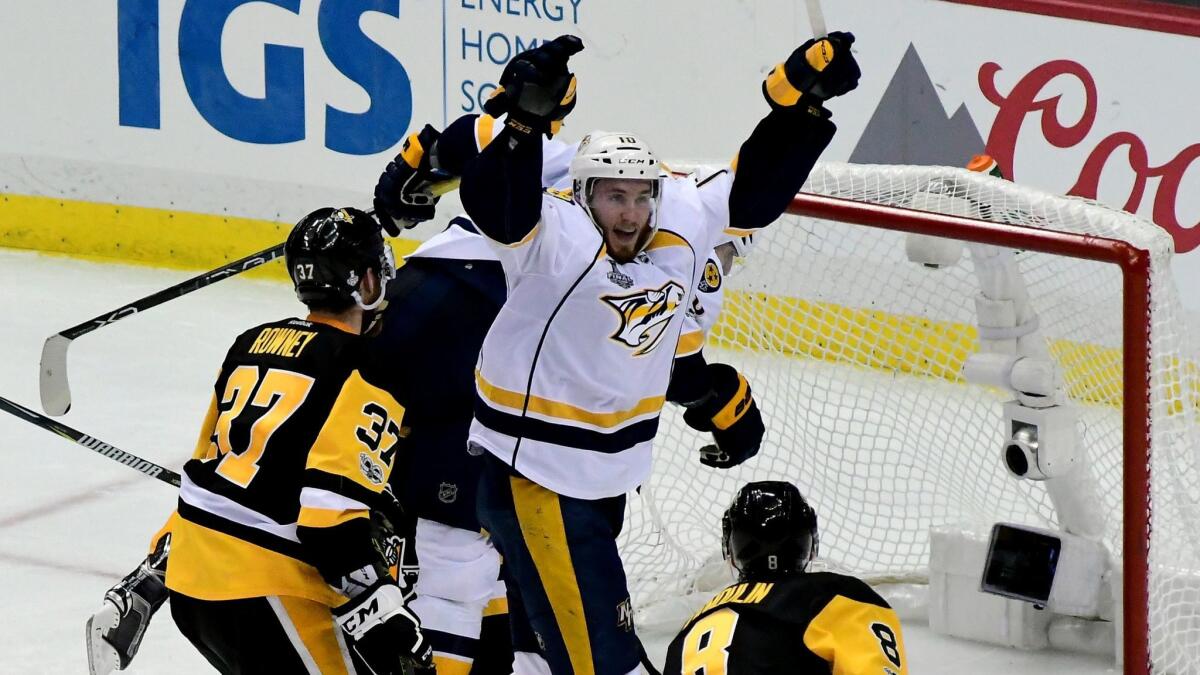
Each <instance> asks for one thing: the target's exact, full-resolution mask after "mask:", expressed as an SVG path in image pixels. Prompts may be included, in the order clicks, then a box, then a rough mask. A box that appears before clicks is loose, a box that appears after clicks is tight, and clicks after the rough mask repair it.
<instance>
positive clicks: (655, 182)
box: [567, 131, 662, 243]
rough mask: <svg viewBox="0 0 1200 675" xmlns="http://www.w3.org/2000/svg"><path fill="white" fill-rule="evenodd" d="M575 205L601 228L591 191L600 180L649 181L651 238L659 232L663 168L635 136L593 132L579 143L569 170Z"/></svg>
mask: <svg viewBox="0 0 1200 675" xmlns="http://www.w3.org/2000/svg"><path fill="white" fill-rule="evenodd" d="M567 171H568V174H569V175H570V176H571V185H572V188H573V193H574V197H575V201H576V202H577V203H578V204H579V205H580V206H582V207H583V210H584V211H586V212H587V214H588V217H589V218H591V219H592V223H593V224H594V225H596V227H597V228H600V224H599V223H597V222H596V216H595V215H594V214H592V207H591V205H590V204H589V203H588V202H589V201H590V200H591V196H592V189H593V188H594V187H595V181H596V180H597V179H600V178H616V179H627V180H630V179H631V180H648V181H652V184H651V196H652V197H653V198H654V210H653V212H652V213H651V214H650V238H648V239H647V240H646V241H647V243H648V242H649V240H650V239H651V238H653V236H654V232H655V230H657V229H658V207H659V204H660V203H661V201H662V167H661V166H659V162H658V155H655V154H654V151H653V150H651V149H650V146H649V145H647V144H646V142H645V141H643V140H642V139H640V138H638V136H637V134H634V133H630V132H625V131H619V132H618V131H593V132H592V133H590V134H588V135H587V136H584V137H583V140H582V141H580V142H579V150H577V151H576V152H575V157H573V158H572V159H571V165H570V167H569V168H568V170H567Z"/></svg>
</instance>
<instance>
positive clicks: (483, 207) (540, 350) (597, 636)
mask: <svg viewBox="0 0 1200 675" xmlns="http://www.w3.org/2000/svg"><path fill="white" fill-rule="evenodd" d="M852 41H853V37H852V36H850V35H848V34H839V33H835V34H833V35H830V36H828V37H827V38H822V39H820V40H814V41H810V42H808V43H805V44H804V45H802V46H801V47H800V48H799V49H797V50H796V52H795V53H793V54H792V55H791V56H790V57H789V58H788V59H787V61H785V62H784V63H781V64H780V65H779V66H777V67H776V68H775V70H774V71H772V73H771V75H770V76H768V78H767V81H766V82H765V83H764V86H763V91H764V94H765V95H766V97H767V99H768V102H769V103H770V105H771V112H770V113H769V114H768V115H767V116H766V117H765V118H764V119H763V120H762V121H761V122H760V123H759V125H758V126H757V128H756V129H755V130H754V132H753V133H752V134H751V136H750V137H749V138H748V139H747V140H746V142H745V143H744V144H743V145H742V148H741V151H740V152H739V155H738V158H737V159H736V160H735V165H736V167H737V171H736V173H734V172H733V171H732V170H730V171H724V172H718V173H717V174H714V175H713V176H711V177H710V178H709V179H708V180H706V181H704V182H695V181H691V180H686V179H670V178H664V177H662V176H661V175H660V170H659V162H658V158H657V157H656V156H655V155H654V153H653V152H652V151H651V150H650V149H649V147H648V146H647V145H646V144H645V143H644V142H643V141H641V139H639V138H638V137H637V136H636V135H635V134H628V133H615V134H607V133H595V134H592V135H590V136H589V137H587V138H585V139H584V141H583V142H582V143H581V144H580V148H579V151H578V153H577V155H576V157H575V159H574V160H573V161H572V164H571V175H572V178H573V183H574V190H573V193H572V196H571V197H567V196H565V195H561V194H555V193H545V194H543V191H542V186H541V184H540V173H541V165H542V151H541V148H542V135H543V134H544V133H546V132H548V131H549V130H550V126H551V122H552V121H553V120H555V119H560V118H561V115H562V113H561V111H562V109H563V108H564V107H567V106H570V105H573V104H574V97H575V78H574V76H573V75H572V74H571V73H570V72H569V70H568V69H567V60H568V58H569V57H570V56H571V55H572V54H574V53H576V52H577V51H579V49H581V48H582V45H581V44H579V43H578V41H577V40H575V39H573V38H567V37H564V38H559V39H558V40H555V41H552V42H549V43H546V44H545V45H543V46H541V47H539V48H537V49H534V50H531V51H530V52H526V53H523V54H521V55H518V57H517V58H516V59H514V61H513V62H511V63H510V64H509V65H508V66H507V67H506V68H505V71H504V74H503V75H502V76H501V81H500V84H501V86H502V90H501V93H500V94H499V95H498V96H497V97H496V98H494V99H493V100H492V101H489V112H506V113H507V114H508V117H507V120H506V124H505V126H506V128H505V129H504V131H502V132H501V134H500V135H499V137H498V138H497V140H496V142H493V143H492V144H491V145H489V146H488V148H486V149H484V151H483V152H482V153H480V154H479V156H478V157H477V158H475V159H474V160H472V161H471V162H469V163H468V164H467V166H466V167H465V169H464V172H463V178H462V184H461V188H460V193H461V196H462V200H463V204H464V206H465V207H466V209H467V212H468V213H469V214H470V215H471V217H472V218H473V220H474V221H475V223H476V225H477V226H478V227H479V229H480V230H481V231H482V232H483V233H484V234H485V235H486V236H487V237H489V238H490V239H491V240H492V242H493V245H494V248H495V250H496V251H497V255H498V257H499V258H500V261H501V264H502V265H503V267H504V272H505V275H506V279H507V285H508V300H507V302H506V303H505V305H504V307H503V308H502V309H501V311H500V314H499V315H498V316H497V318H496V321H495V322H494V323H493V325H492V327H491V329H490V330H489V332H488V335H487V337H486V338H485V339H484V344H483V348H482V350H481V353H480V359H479V366H478V369H477V372H476V391H477V399H476V411H475V420H474V422H473V423H472V427H471V436H470V440H471V443H472V444H473V447H475V448H477V450H478V451H479V452H483V453H486V457H487V461H486V463H485V466H484V474H483V478H482V479H481V481H480V494H479V504H478V510H479V516H480V520H481V523H482V524H483V525H484V527H485V528H486V529H487V530H488V532H489V533H490V534H491V536H492V539H493V542H494V543H495V544H496V546H497V548H498V549H499V551H500V553H501V554H502V555H503V556H504V559H505V563H506V565H507V568H508V571H509V573H508V577H507V578H506V582H508V583H509V584H510V610H511V611H512V620H513V622H514V640H516V639H517V635H518V631H519V627H520V626H519V624H521V623H525V624H526V626H527V627H528V628H529V629H530V632H531V633H532V634H533V635H534V636H535V638H536V639H537V641H538V643H539V647H540V649H539V651H540V654H534V653H529V652H524V653H519V654H518V655H517V660H516V664H515V665H516V671H517V672H539V671H543V672H544V671H545V670H546V668H547V666H548V668H549V670H550V671H552V672H555V673H569V672H580V673H595V672H599V673H628V672H637V671H639V670H641V669H642V667H643V666H641V665H640V664H639V661H640V659H641V658H642V656H643V655H642V653H641V649H640V644H639V643H638V640H637V638H636V635H635V634H634V626H633V620H632V616H633V614H632V607H631V605H630V601H629V594H628V590H627V588H626V583H625V577H624V572H623V569H622V566H621V561H620V558H619V556H618V554H617V549H616V543H615V539H616V535H617V533H618V531H619V529H620V526H621V522H622V516H623V510H624V494H625V493H626V492H627V491H629V490H632V489H633V488H635V487H637V486H638V485H639V484H640V483H641V482H642V481H644V480H645V479H646V478H647V477H648V476H649V471H650V449H651V441H652V439H653V437H654V434H655V432H656V430H657V426H658V416H659V412H660V410H661V407H662V405H663V403H664V402H665V400H666V392H667V385H668V380H669V378H670V374H671V365H672V363H673V360H674V355H675V348H676V344H677V342H678V340H679V337H680V333H681V330H682V326H683V324H684V320H685V312H684V311H683V310H684V309H685V308H686V307H687V306H688V304H689V303H690V302H691V300H692V294H693V290H692V289H693V288H694V287H695V285H696V284H697V283H698V281H699V279H700V276H701V275H702V273H703V268H704V262H705V260H706V254H707V252H708V251H709V250H711V249H712V248H713V246H714V245H715V244H716V243H718V241H719V240H720V238H722V237H727V236H731V235H740V234H749V233H751V232H753V231H754V230H756V229H758V228H761V227H764V226H766V225H768V224H769V223H771V222H772V221H774V220H775V219H776V218H777V217H778V216H779V215H780V214H781V213H782V212H783V209H784V208H785V207H786V205H787V204H788V203H789V202H790V201H791V199H792V197H793V196H794V195H795V193H796V191H797V190H798V189H799V187H800V185H801V184H802V183H803V181H804V179H805V178H806V177H807V174H808V172H809V171H810V170H811V168H812V166H813V164H814V163H815V161H816V159H817V157H818V156H819V155H820V153H821V152H822V151H823V150H824V148H825V146H826V145H828V143H829V141H830V139H831V138H832V136H833V133H834V126H833V124H832V123H831V122H830V121H829V113H828V111H826V110H825V108H824V106H823V105H822V104H823V101H824V100H825V99H828V98H830V97H833V96H837V95H840V94H843V93H846V92H848V91H850V90H851V89H853V88H854V87H855V86H856V85H857V81H858V73H859V71H858V66H857V64H856V63H855V62H854V58H853V56H852V55H851V53H850V50H849V47H850V44H851V43H852ZM698 252H703V253H700V254H699V255H698ZM709 370H710V374H711V376H712V377H711V379H710V383H709V387H708V392H707V394H706V395H705V396H703V397H701V398H700V399H698V400H696V401H693V402H691V405H692V407H693V408H695V409H698V410H699V411H700V412H699V413H698V414H695V415H693V418H694V419H695V418H699V419H700V421H701V422H703V423H704V425H705V426H706V427H707V429H706V430H711V431H713V432H714V439H715V440H716V442H717V446H718V448H719V449H720V455H721V456H719V457H717V458H713V459H711V460H710V462H709V463H711V464H713V465H714V466H720V467H729V466H734V465H736V464H738V463H739V462H741V461H743V460H744V459H745V458H746V457H747V456H748V455H749V454H750V453H752V452H753V451H756V450H757V443H754V445H753V448H747V447H739V445H738V441H739V440H740V439H741V435H740V434H739V433H738V428H739V426H741V425H743V424H746V423H749V422H750V420H751V417H752V415H751V413H752V412H753V413H754V414H753V418H754V419H757V422H758V424H759V425H761V419H759V418H758V416H757V410H756V408H755V407H754V406H753V405H752V404H751V403H752V399H751V398H750V395H749V394H750V391H749V385H748V383H747V382H746V380H745V378H743V377H742V376H740V375H739V374H737V373H736V371H733V370H732V369H728V370H724V369H715V368H713V369H709ZM689 412H691V411H689ZM514 591H515V592H514ZM514 598H515V599H517V600H518V601H519V602H520V604H521V606H520V607H513V606H512V601H513V599H514ZM542 657H544V661H543V660H542Z"/></svg>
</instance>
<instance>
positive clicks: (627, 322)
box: [601, 281, 685, 356]
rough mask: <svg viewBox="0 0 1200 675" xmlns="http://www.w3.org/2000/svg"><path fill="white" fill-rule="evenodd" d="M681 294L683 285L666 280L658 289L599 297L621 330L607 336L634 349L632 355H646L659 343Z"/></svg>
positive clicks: (680, 298)
mask: <svg viewBox="0 0 1200 675" xmlns="http://www.w3.org/2000/svg"><path fill="white" fill-rule="evenodd" d="M684 295H685V293H684V290H683V286H680V285H679V284H677V283H675V282H674V281H668V282H667V283H666V284H664V285H663V286H662V288H658V289H652V290H642V291H638V292H636V293H632V294H630V295H606V296H603V297H602V298H601V299H602V300H604V302H606V303H608V304H609V306H611V307H612V308H613V309H615V310H617V314H619V315H620V316H621V327H620V328H619V329H617V332H615V333H613V334H612V335H611V336H609V337H611V338H612V339H614V340H616V341H618V342H621V343H624V344H626V345H629V346H630V347H635V348H636V349H634V352H633V355H634V356H644V355H646V354H649V353H650V352H651V351H653V350H654V348H655V347H657V346H658V345H659V343H660V342H662V338H663V335H664V334H665V333H666V331H667V326H668V325H669V324H670V323H671V317H673V316H675V310H677V309H679V303H681V302H683V297H684Z"/></svg>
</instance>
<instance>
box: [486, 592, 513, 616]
mask: <svg viewBox="0 0 1200 675" xmlns="http://www.w3.org/2000/svg"><path fill="white" fill-rule="evenodd" d="M501 614H508V598H506V597H504V596H503V595H502V596H500V597H498V598H492V599H491V600H488V604H487V606H486V607H484V608H483V616H484V618H487V617H489V616H499V615H501Z"/></svg>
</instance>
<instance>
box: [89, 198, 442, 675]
mask: <svg viewBox="0 0 1200 675" xmlns="http://www.w3.org/2000/svg"><path fill="white" fill-rule="evenodd" d="M285 253H286V256H287V266H288V271H289V273H290V274H291V278H292V282H293V284H294V286H295V289H296V294H297V295H298V296H299V298H300V300H301V301H302V302H303V303H304V304H305V305H307V306H308V308H309V312H310V313H309V315H308V318H307V319H283V320H280V321H276V322H273V323H268V324H264V325H262V326H258V327H256V328H253V329H251V330H249V331H246V332H245V333H242V335H241V336H239V337H238V338H237V340H236V341H235V342H234V344H233V346H232V347H231V348H230V349H229V352H228V354H227V355H226V357H225V361H224V363H223V364H222V367H221V371H220V374H219V376H218V378H217V382H216V385H215V387H214V389H215V391H214V397H213V401H212V405H211V407H210V409H209V412H208V415H207V416H206V417H205V420H204V424H203V428H202V430H201V433H200V438H199V441H198V442H197V445H196V451H195V453H194V454H193V457H192V459H191V460H189V461H188V462H187V464H186V465H185V466H184V471H183V480H182V485H181V487H180V491H179V505H178V509H177V511H176V512H175V513H174V514H173V515H172V517H171V519H170V520H169V521H168V524H167V528H165V529H166V530H167V533H166V534H163V535H161V536H160V537H158V538H157V541H158V544H157V545H156V547H155V552H154V553H153V554H151V556H150V557H149V558H147V560H146V562H145V563H144V564H143V565H142V566H141V567H139V569H138V570H136V571H135V572H134V573H133V574H131V575H130V576H129V577H127V578H126V579H125V580H123V581H122V582H121V583H120V584H118V585H117V586H116V587H114V588H113V589H112V590H111V591H110V592H109V593H108V594H107V595H106V596H105V602H104V606H103V607H102V609H101V610H100V611H98V612H97V613H96V614H95V615H94V616H93V617H92V619H91V620H90V621H89V622H88V634H87V638H88V656H89V665H90V668H91V671H92V673H107V672H109V671H111V670H112V669H113V668H114V667H117V668H124V667H125V666H126V665H128V663H129V660H130V659H131V658H132V657H133V655H134V654H135V653H136V651H137V647H138V643H139V641H140V638H141V635H142V633H143V632H144V630H145V625H146V623H147V622H148V621H149V618H150V615H151V614H152V613H153V612H154V610H155V609H156V608H157V607H158V606H159V605H161V604H162V602H163V601H164V599H165V598H166V596H167V595H169V596H170V600H171V614H172V616H173V617H174V619H175V623H176V625H177V626H178V627H179V629H180V631H181V632H182V633H183V634H184V636H185V637H187V639H188V640H189V641H191V643H192V644H193V645H194V646H195V647H196V648H197V649H198V650H199V651H200V653H201V654H202V655H203V656H204V657H205V658H206V659H207V660H208V662H209V663H211V664H212V665H213V667H214V668H216V669H217V670H218V671H220V672H222V673H299V672H309V673H312V672H320V673H324V674H330V673H354V672H359V673H364V672H368V673H375V674H376V675H385V674H395V675H398V674H399V673H403V672H409V671H411V670H412V669H413V668H414V667H428V666H429V665H430V664H431V654H430V649H429V646H428V643H427V641H426V640H425V639H424V637H423V635H422V633H421V627H420V624H419V622H418V621H417V618H416V616H414V615H413V613H412V612H410V611H409V609H408V608H407V606H406V602H405V597H404V592H403V590H402V589H401V588H400V587H399V586H398V585H397V583H396V582H395V580H393V578H392V577H390V576H389V574H388V572H387V570H386V569H385V567H384V564H383V563H382V561H381V559H380V556H379V553H378V552H377V551H376V549H375V546H374V543H373V539H372V533H371V518H370V516H371V512H372V505H376V504H379V503H380V502H381V501H383V499H382V493H383V490H384V486H385V485H386V484H387V481H388V478H389V476H390V473H391V471H392V467H393V464H394V462H395V456H396V454H397V451H398V449H399V447H400V445H399V441H400V436H401V431H400V428H401V427H400V425H401V423H402V417H403V415H404V408H403V407H401V406H400V404H399V403H397V401H396V399H395V398H394V397H393V396H392V395H391V394H389V393H388V392H387V391H385V390H384V389H382V388H380V386H379V383H378V381H379V379H381V378H380V377H379V374H378V373H377V372H375V367H374V366H373V365H372V363H371V361H370V360H369V359H368V358H366V356H365V355H366V354H367V353H368V352H367V349H366V346H367V342H366V340H367V338H365V337H363V335H362V333H363V332H364V331H365V330H366V329H367V328H368V327H369V326H371V324H372V321H373V319H374V314H375V312H376V310H377V309H378V307H379V306H380V304H381V302H382V299H383V297H384V289H385V286H386V284H387V281H388V280H389V279H391V278H392V277H393V275H394V266H393V263H392V259H391V251H390V249H388V247H387V245H386V244H385V243H384V241H383V237H382V234H381V232H380V226H379V224H378V223H377V222H376V221H375V219H374V218H372V217H371V216H370V215H368V214H366V213H363V212H361V211H357V210H355V209H331V208H325V209H319V210H317V211H314V212H313V213H311V214H309V215H308V216H305V218H304V219H303V220H301V221H300V222H299V223H298V224H297V225H296V227H295V228H294V229H293V230H292V232H291V235H290V236H289V237H288V241H287V244H286V247H285ZM168 548H169V549H170V552H169V563H167V564H166V571H165V575H164V573H163V563H164V562H165V561H166V560H167V558H168V555H167V549H168ZM164 586H165V588H164Z"/></svg>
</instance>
